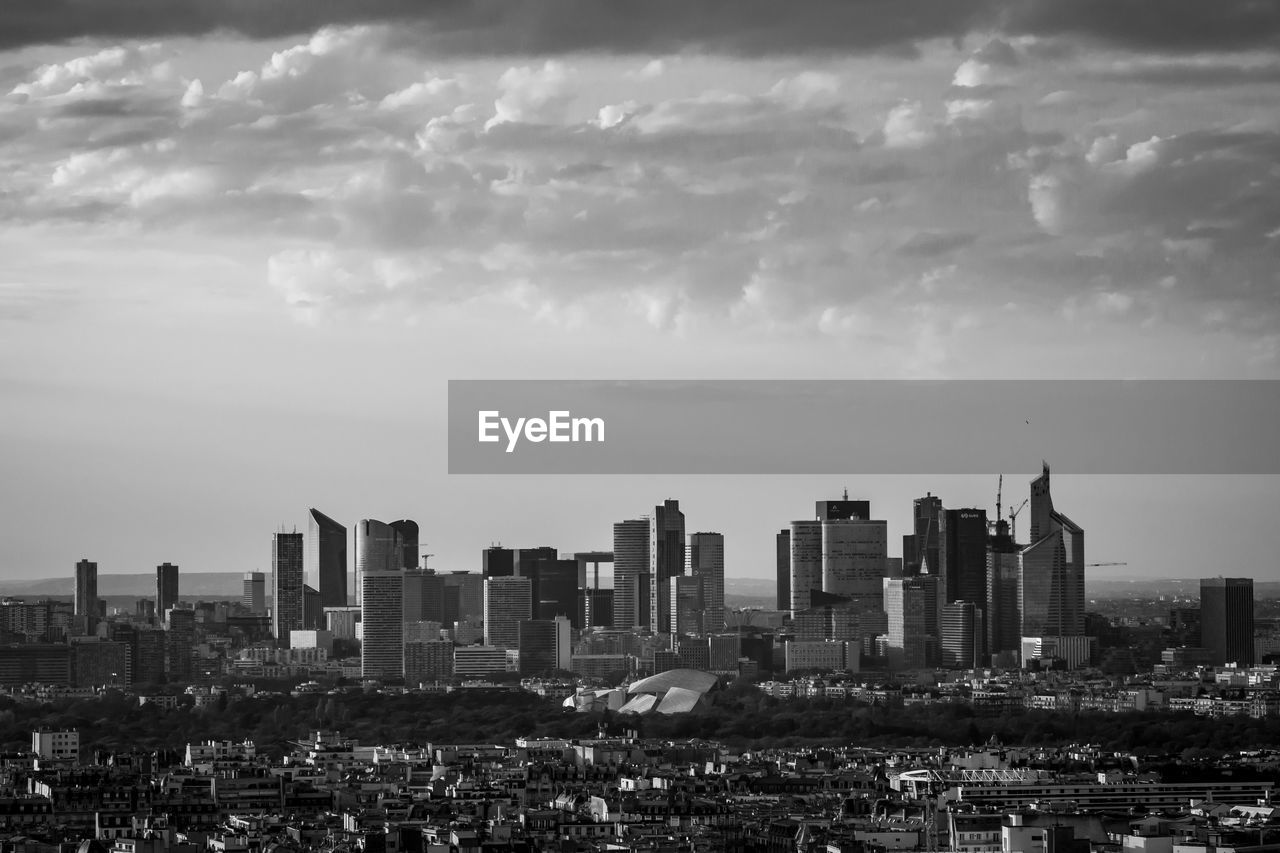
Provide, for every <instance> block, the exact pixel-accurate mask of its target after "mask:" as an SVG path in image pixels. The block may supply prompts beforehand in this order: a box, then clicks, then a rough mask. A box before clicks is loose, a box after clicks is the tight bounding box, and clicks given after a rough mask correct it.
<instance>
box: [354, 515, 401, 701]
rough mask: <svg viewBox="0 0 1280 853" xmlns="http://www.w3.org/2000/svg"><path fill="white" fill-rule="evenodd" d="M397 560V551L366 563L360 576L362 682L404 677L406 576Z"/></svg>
mask: <svg viewBox="0 0 1280 853" xmlns="http://www.w3.org/2000/svg"><path fill="white" fill-rule="evenodd" d="M367 523H370V522H364V521H362V522H360V524H361V525H362V526H363V525H365V524H367ZM372 523H374V524H377V523H378V522H372ZM384 526H385V525H384ZM356 541H357V542H358V541H359V540H358V539H357V540H356ZM357 553H358V552H357ZM400 557H401V553H400V551H399V549H398V548H397V549H395V551H394V556H392V554H390V553H389V554H388V555H387V559H386V560H385V561H370V562H368V563H366V565H365V568H364V571H363V572H361V574H360V622H361V623H362V628H361V631H362V640H361V643H360V674H361V675H362V676H363V677H364V678H377V679H388V678H400V677H401V676H403V675H404V581H405V573H404V572H403V571H402V570H401V567H400V566H399V565H398V564H399V562H400Z"/></svg>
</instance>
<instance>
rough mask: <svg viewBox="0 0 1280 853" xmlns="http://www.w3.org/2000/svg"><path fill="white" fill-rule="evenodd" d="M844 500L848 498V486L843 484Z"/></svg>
mask: <svg viewBox="0 0 1280 853" xmlns="http://www.w3.org/2000/svg"><path fill="white" fill-rule="evenodd" d="M844 500H846V501H847V500H849V487H848V486H845V487H844Z"/></svg>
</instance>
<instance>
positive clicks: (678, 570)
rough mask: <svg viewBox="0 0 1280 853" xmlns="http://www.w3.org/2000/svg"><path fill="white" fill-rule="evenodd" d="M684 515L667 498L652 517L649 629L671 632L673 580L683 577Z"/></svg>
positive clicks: (678, 504)
mask: <svg viewBox="0 0 1280 853" xmlns="http://www.w3.org/2000/svg"><path fill="white" fill-rule="evenodd" d="M684 545H685V536H684V513H683V512H681V511H680V502H679V501H677V500H671V499H670V498H668V499H667V500H665V501H663V502H662V503H661V504H659V505H658V506H655V507H654V508H653V515H652V516H650V518H649V628H650V630H652V631H653V632H654V633H655V634H665V633H667V632H669V631H670V630H671V586H670V580H671V578H674V577H678V576H679V575H682V574H684Z"/></svg>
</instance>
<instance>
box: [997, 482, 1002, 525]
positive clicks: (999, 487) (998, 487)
mask: <svg viewBox="0 0 1280 853" xmlns="http://www.w3.org/2000/svg"><path fill="white" fill-rule="evenodd" d="M1003 493H1004V474H1001V475H1000V479H999V480H996V523H997V524H998V523H999V522H1000V516H1001V509H1002V507H1003V505H1002V504H1001V503H1000V496H1001V494H1003Z"/></svg>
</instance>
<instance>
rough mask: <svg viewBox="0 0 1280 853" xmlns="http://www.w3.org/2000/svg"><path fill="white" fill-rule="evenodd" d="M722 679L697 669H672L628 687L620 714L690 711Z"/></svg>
mask: <svg viewBox="0 0 1280 853" xmlns="http://www.w3.org/2000/svg"><path fill="white" fill-rule="evenodd" d="M718 680H719V679H717V678H716V676H714V675H712V674H711V673H709V672H703V671H701V670H698V669H669V670H667V671H666V672H660V673H658V674H657V675H651V676H649V677H648V678H642V679H640V680H639V681H637V682H635V683H633V684H631V685H630V686H629V687H627V696H628V697H629V699H628V701H627V704H625V705H623V706H622V707H621V708H619V709H618V713H620V714H648V713H656V714H687V713H688V712H689V711H692V710H693V709H694V708H696V707H697V706H698V703H699V702H701V701H702V697H703V696H705V695H706V694H707V692H708V691H709V690H711V688H713V687H715V686H716V682H717V681H718Z"/></svg>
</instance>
